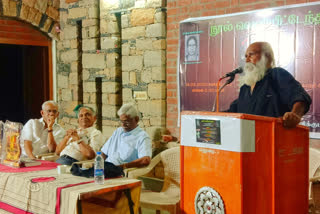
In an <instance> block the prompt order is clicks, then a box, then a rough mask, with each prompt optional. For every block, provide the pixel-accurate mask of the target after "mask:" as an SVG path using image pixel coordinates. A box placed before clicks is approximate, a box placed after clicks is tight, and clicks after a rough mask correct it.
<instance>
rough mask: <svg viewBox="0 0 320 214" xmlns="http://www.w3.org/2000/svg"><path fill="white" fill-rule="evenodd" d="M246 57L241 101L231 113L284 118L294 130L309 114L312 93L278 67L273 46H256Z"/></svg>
mask: <svg viewBox="0 0 320 214" xmlns="http://www.w3.org/2000/svg"><path fill="white" fill-rule="evenodd" d="M245 57H246V64H245V66H244V69H243V70H244V71H243V75H241V76H240V77H239V84H240V92H239V97H238V99H236V100H235V101H233V102H232V103H231V105H230V107H229V109H228V110H227V112H235V113H245V114H255V115H261V116H270V117H282V119H283V126H284V127H285V128H294V127H295V126H296V125H298V124H299V123H300V121H301V118H302V116H303V115H304V114H305V113H306V112H308V110H309V107H310V104H311V102H312V101H311V98H310V96H309V95H308V93H307V92H306V91H305V90H304V88H303V87H302V86H301V84H300V83H299V82H298V81H297V80H295V78H294V77H293V76H292V75H291V74H290V73H289V72H288V71H286V70H285V69H283V68H280V67H275V59H274V54H273V50H272V48H271V46H270V44H269V43H267V42H255V43H252V44H251V45H250V46H249V47H248V49H247V51H246V55H245Z"/></svg>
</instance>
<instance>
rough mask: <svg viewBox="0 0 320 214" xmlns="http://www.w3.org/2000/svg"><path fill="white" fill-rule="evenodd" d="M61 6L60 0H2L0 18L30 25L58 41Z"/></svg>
mask: <svg viewBox="0 0 320 214" xmlns="http://www.w3.org/2000/svg"><path fill="white" fill-rule="evenodd" d="M59 5H60V0H1V1H0V16H2V17H8V18H14V19H17V20H22V21H24V22H27V23H30V24H32V25H33V26H35V27H36V28H38V29H39V30H40V31H42V32H44V33H46V34H48V35H49V36H50V37H51V38H54V39H58V38H59V37H58V32H57V30H56V29H58V28H59ZM31 39H32V38H31Z"/></svg>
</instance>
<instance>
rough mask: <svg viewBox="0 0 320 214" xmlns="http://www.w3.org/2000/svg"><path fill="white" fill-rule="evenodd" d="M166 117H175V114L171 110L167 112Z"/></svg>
mask: <svg viewBox="0 0 320 214" xmlns="http://www.w3.org/2000/svg"><path fill="white" fill-rule="evenodd" d="M167 118H171V119H173V118H177V114H176V113H173V112H170V113H167Z"/></svg>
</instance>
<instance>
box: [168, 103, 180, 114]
mask: <svg viewBox="0 0 320 214" xmlns="http://www.w3.org/2000/svg"><path fill="white" fill-rule="evenodd" d="M167 111H168V112H178V106H176V105H168V108H167Z"/></svg>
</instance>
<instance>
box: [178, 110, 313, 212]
mask: <svg viewBox="0 0 320 214" xmlns="http://www.w3.org/2000/svg"><path fill="white" fill-rule="evenodd" d="M308 163H309V131H308V128H307V127H304V126H298V127H296V128H294V129H290V130H288V129H285V128H283V126H282V123H281V120H280V119H277V118H272V117H261V116H255V115H248V114H237V113H223V112H220V113H214V112H188V111H184V112H181V211H182V213H187V214H191V213H192V214H193V213H221V214H222V213H226V214H257V213H259V214H287V213H288V214H289V213H290V214H305V213H308Z"/></svg>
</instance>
